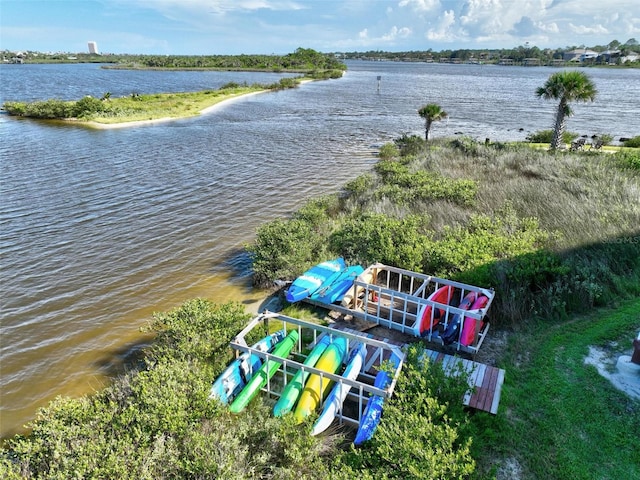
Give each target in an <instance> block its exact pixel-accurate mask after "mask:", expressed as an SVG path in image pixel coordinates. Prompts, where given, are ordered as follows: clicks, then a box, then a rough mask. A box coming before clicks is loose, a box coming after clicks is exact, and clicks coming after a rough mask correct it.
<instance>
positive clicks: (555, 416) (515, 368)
mask: <svg viewBox="0 0 640 480" xmlns="http://www.w3.org/2000/svg"><path fill="white" fill-rule="evenodd" d="M638 331H640V299H634V300H631V301H627V302H626V303H622V304H621V305H620V306H619V308H612V309H606V310H605V309H602V310H597V311H594V312H593V313H590V314H588V315H583V316H577V317H574V318H571V319H570V320H568V321H566V322H561V323H545V322H538V323H535V324H531V325H529V326H527V327H525V328H523V329H522V330H520V331H518V332H515V333H513V334H512V335H510V340H509V342H508V347H507V349H506V351H505V354H504V357H503V358H502V359H501V360H500V366H501V367H503V368H505V369H506V370H507V376H506V380H505V385H504V390H503V396H502V401H501V405H500V412H499V414H498V416H497V417H495V418H494V419H488V422H486V423H485V422H484V421H483V419H478V420H479V421H478V423H477V424H476V427H477V428H478V433H477V435H476V436H475V438H474V444H475V445H476V453H477V455H478V461H479V464H480V465H481V468H482V469H483V470H485V471H488V472H491V471H492V470H493V473H494V474H495V473H496V471H497V472H499V475H498V477H499V478H504V479H507V478H511V479H539V478H545V479H558V480H564V479H566V480H579V479H584V480H587V479H610V480H616V479H623V478H624V479H632V478H634V479H635V478H640V450H639V449H638V443H637V432H638V425H640V401H639V400H634V399H632V398H631V397H629V396H627V395H626V394H625V393H623V392H621V391H619V390H617V389H616V388H615V387H614V386H613V385H612V384H611V383H610V382H609V380H607V379H605V378H604V377H603V376H601V375H600V374H599V373H598V372H597V370H596V368H595V367H594V366H592V365H587V364H585V362H584V359H585V357H586V356H587V355H588V353H589V346H594V347H599V348H601V349H603V350H606V351H608V352H609V353H610V355H611V357H612V359H613V362H614V366H615V360H617V358H618V357H619V356H620V355H621V354H623V353H624V354H629V351H630V349H631V345H632V343H631V342H632V340H633V338H634V337H635V336H636V335H637V333H638ZM639 381H640V379H639ZM484 420H487V418H485V419H484Z"/></svg>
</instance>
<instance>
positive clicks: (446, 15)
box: [426, 10, 456, 42]
mask: <svg viewBox="0 0 640 480" xmlns="http://www.w3.org/2000/svg"><path fill="white" fill-rule="evenodd" d="M455 23H456V14H455V13H454V11H453V10H447V11H446V12H443V13H442V16H441V17H440V18H439V22H438V25H437V26H436V28H432V29H429V30H428V31H427V35H426V37H427V38H428V39H429V40H434V41H438V42H442V41H444V42H448V41H451V40H453V39H454V38H455V35H454V33H453V32H452V31H451V27H452V26H453V25H454V24H455Z"/></svg>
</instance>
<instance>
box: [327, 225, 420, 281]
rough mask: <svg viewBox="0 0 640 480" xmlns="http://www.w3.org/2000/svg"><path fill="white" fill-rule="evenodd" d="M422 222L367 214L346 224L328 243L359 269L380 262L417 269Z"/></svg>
mask: <svg viewBox="0 0 640 480" xmlns="http://www.w3.org/2000/svg"><path fill="white" fill-rule="evenodd" d="M424 223H425V221H424V219H423V218H421V217H418V216H408V217H405V218H403V219H394V218H391V217H388V216H386V215H383V214H373V213H368V214H364V215H362V216H359V217H357V218H353V219H350V220H347V221H345V223H344V224H343V225H342V226H341V228H339V229H338V230H337V231H335V232H334V233H333V234H332V235H331V237H330V240H329V243H330V248H331V250H332V251H334V252H340V254H341V255H342V256H344V258H345V260H347V261H349V262H353V263H358V264H360V265H369V264H371V263H374V262H382V263H386V264H388V265H397V266H399V267H401V268H406V269H408V270H415V269H418V268H420V264H421V263H422V257H423V255H424V248H425V245H426V241H425V240H426V237H425V236H424V235H423V234H421V233H420V230H421V228H422V225H423V224H424Z"/></svg>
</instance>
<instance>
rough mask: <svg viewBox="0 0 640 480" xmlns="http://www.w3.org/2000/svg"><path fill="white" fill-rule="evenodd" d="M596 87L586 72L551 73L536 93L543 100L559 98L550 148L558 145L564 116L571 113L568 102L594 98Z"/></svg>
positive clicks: (564, 119) (562, 130) (562, 129)
mask: <svg viewBox="0 0 640 480" xmlns="http://www.w3.org/2000/svg"><path fill="white" fill-rule="evenodd" d="M596 93H597V90H596V87H595V85H594V83H593V82H592V81H591V79H590V78H589V77H588V76H587V74H585V73H583V72H578V71H563V72H558V73H554V74H553V75H551V76H550V77H549V78H548V79H547V81H546V82H545V84H544V85H543V86H542V87H539V88H538V89H537V90H536V95H537V96H538V97H542V98H544V99H545V100H560V103H559V104H558V110H557V112H556V123H555V128H554V132H553V138H552V139H551V145H550V147H551V150H555V149H557V148H558V147H559V146H560V142H561V141H562V133H563V132H564V128H565V122H566V118H567V117H570V116H571V115H573V111H572V110H571V107H570V105H569V103H570V102H587V101H591V102H592V101H593V100H594V99H595V98H596Z"/></svg>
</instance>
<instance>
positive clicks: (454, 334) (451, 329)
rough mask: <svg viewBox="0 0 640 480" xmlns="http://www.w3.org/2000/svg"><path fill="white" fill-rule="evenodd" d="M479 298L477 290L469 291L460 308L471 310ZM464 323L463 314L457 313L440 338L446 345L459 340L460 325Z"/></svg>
mask: <svg viewBox="0 0 640 480" xmlns="http://www.w3.org/2000/svg"><path fill="white" fill-rule="evenodd" d="M477 298H478V294H477V293H476V292H469V293H468V294H467V295H466V296H465V297H464V298H463V299H462V301H461V302H460V305H458V308H459V309H461V310H469V309H470V308H471V305H473V302H475V301H476V299H477ZM461 325H462V314H460V313H456V314H455V315H454V316H453V318H452V319H451V321H450V322H449V325H447V328H446V329H445V330H444V332H442V334H441V335H440V338H442V341H443V342H444V344H445V345H451V344H452V343H453V342H455V341H457V340H458V335H459V334H460V326H461Z"/></svg>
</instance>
